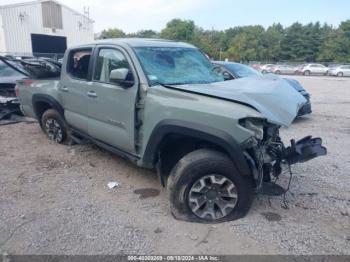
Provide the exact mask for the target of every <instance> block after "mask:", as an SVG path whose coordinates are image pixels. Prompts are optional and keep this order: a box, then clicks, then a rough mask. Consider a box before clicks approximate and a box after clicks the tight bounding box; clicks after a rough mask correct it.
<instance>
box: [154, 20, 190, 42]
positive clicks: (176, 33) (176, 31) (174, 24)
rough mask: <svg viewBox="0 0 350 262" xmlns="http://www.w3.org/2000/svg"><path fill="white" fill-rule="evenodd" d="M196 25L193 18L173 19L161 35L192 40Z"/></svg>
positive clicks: (166, 37) (181, 39)
mask: <svg viewBox="0 0 350 262" xmlns="http://www.w3.org/2000/svg"><path fill="white" fill-rule="evenodd" d="M194 32H195V25H194V22H193V21H191V20H181V19H173V20H171V21H170V22H168V23H167V24H166V27H165V28H164V29H163V30H162V31H161V33H160V36H161V37H162V38H165V39H170V40H178V41H185V42H191V41H192V40H193V38H194Z"/></svg>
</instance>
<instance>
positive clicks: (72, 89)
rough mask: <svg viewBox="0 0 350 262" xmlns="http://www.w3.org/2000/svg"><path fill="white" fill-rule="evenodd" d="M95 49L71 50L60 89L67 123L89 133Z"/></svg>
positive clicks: (65, 64)
mask: <svg viewBox="0 0 350 262" xmlns="http://www.w3.org/2000/svg"><path fill="white" fill-rule="evenodd" d="M92 51H93V47H84V48H79V49H73V50H70V52H69V53H68V54H66V57H65V60H64V62H63V65H64V68H63V69H62V74H61V81H60V85H59V87H58V90H59V100H60V103H61V104H62V106H63V108H64V114H65V118H66V121H67V122H68V124H69V125H71V126H72V127H74V128H76V129H78V130H80V131H83V132H84V133H86V134H87V133H88V102H89V99H88V96H87V93H88V91H89V89H90V87H91V85H92V82H91V63H92V62H91V59H90V58H91V54H92Z"/></svg>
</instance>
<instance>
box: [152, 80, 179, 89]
mask: <svg viewBox="0 0 350 262" xmlns="http://www.w3.org/2000/svg"><path fill="white" fill-rule="evenodd" d="M153 83H154V84H158V85H160V86H162V87H167V88H176V86H175V85H181V84H182V83H171V84H165V83H162V82H158V81H153Z"/></svg>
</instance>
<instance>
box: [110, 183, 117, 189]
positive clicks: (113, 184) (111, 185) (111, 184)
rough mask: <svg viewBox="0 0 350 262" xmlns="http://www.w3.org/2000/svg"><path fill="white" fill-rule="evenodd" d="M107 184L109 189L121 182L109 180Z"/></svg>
mask: <svg viewBox="0 0 350 262" xmlns="http://www.w3.org/2000/svg"><path fill="white" fill-rule="evenodd" d="M107 186H108V188H109V189H112V188H115V187H117V186H119V184H118V182H108V184H107Z"/></svg>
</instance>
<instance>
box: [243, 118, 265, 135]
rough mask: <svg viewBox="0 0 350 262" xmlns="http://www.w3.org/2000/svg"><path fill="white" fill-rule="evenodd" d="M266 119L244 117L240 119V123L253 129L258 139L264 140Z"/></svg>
mask: <svg viewBox="0 0 350 262" xmlns="http://www.w3.org/2000/svg"><path fill="white" fill-rule="evenodd" d="M264 121H265V120H264V119H261V118H244V119H240V120H239V124H240V125H241V126H243V127H244V128H246V129H248V130H250V131H252V132H253V133H254V136H255V138H256V139H258V140H262V139H263V138H264Z"/></svg>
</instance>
